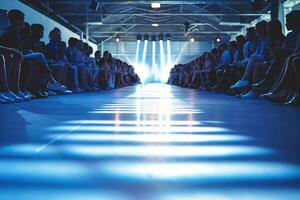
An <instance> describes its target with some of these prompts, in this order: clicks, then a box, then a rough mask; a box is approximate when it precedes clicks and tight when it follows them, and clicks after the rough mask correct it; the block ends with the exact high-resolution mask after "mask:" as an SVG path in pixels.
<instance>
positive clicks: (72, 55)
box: [66, 37, 92, 91]
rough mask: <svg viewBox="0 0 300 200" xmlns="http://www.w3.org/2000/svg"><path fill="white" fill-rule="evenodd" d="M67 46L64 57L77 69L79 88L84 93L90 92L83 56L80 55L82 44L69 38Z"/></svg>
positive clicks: (87, 72) (87, 71)
mask: <svg viewBox="0 0 300 200" xmlns="http://www.w3.org/2000/svg"><path fill="white" fill-rule="evenodd" d="M68 44H69V46H68V47H67V49H66V56H67V59H68V61H69V63H70V64H71V65H73V66H76V67H77V70H78V78H79V84H80V88H81V89H83V90H84V91H92V88H90V87H89V84H88V79H87V77H88V74H89V71H90V70H89V69H88V68H87V67H86V66H85V63H84V55H83V53H82V42H81V41H80V40H78V39H76V38H73V37H71V38H70V39H69V41H68Z"/></svg>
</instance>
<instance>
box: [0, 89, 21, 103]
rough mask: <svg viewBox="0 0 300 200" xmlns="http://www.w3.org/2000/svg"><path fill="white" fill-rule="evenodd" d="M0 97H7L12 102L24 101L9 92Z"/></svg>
mask: <svg viewBox="0 0 300 200" xmlns="http://www.w3.org/2000/svg"><path fill="white" fill-rule="evenodd" d="M2 95H3V96H5V97H7V98H9V99H12V100H13V101H14V102H23V101H25V100H24V99H23V98H22V97H20V96H18V95H16V94H14V93H13V92H11V91H8V92H6V93H3V94H2Z"/></svg>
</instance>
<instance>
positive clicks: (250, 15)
mask: <svg viewBox="0 0 300 200" xmlns="http://www.w3.org/2000/svg"><path fill="white" fill-rule="evenodd" d="M60 14H61V15H65V16H81V15H86V14H85V13H75V12H74V13H70V12H69V13H60ZM89 15H90V16H99V15H105V16H109V15H118V16H142V17H144V16H174V17H178V16H233V17H234V16H246V17H255V16H261V15H264V14H262V13H89Z"/></svg>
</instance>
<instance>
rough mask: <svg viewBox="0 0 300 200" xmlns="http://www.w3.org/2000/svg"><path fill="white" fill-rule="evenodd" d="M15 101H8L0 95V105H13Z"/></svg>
mask: <svg viewBox="0 0 300 200" xmlns="http://www.w3.org/2000/svg"><path fill="white" fill-rule="evenodd" d="M14 102H15V101H14V100H13V99H10V98H8V97H6V96H4V95H2V94H0V104H8V103H14Z"/></svg>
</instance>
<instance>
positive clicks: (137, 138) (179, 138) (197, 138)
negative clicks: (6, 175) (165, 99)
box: [47, 133, 251, 143]
mask: <svg viewBox="0 0 300 200" xmlns="http://www.w3.org/2000/svg"><path fill="white" fill-rule="evenodd" d="M58 136H59V135H58V134H55V135H49V136H48V137H47V138H49V139H53V138H56V137H58ZM249 140H251V138H249V137H247V136H241V135H215V134H214V135H208V134H137V135H136V134H135V135H133V134H89V133H87V134H70V135H66V136H65V137H64V138H63V141H77V142H80V141H82V142H83V141H92V142H100V141H105V142H111V141H118V142H122V141H125V142H150V143H151V142H164V143H172V142H180V143H190V142H191V143H193V142H197V143H198V142H201V143H202V142H242V141H249Z"/></svg>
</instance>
